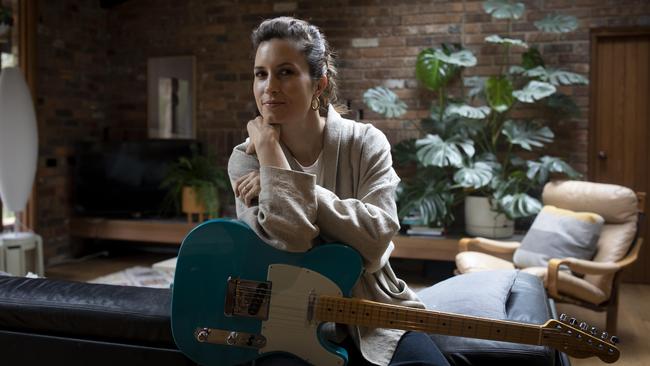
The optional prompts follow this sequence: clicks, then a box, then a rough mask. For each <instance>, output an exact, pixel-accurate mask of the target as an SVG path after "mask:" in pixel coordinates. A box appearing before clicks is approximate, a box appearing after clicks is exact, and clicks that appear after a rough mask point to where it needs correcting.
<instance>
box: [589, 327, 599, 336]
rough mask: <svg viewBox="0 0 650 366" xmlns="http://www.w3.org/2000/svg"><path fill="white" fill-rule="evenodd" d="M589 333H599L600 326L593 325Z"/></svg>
mask: <svg viewBox="0 0 650 366" xmlns="http://www.w3.org/2000/svg"><path fill="white" fill-rule="evenodd" d="M589 333H591V334H592V335H596V333H598V328H596V327H591V329H589Z"/></svg>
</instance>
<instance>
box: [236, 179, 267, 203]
mask: <svg viewBox="0 0 650 366" xmlns="http://www.w3.org/2000/svg"><path fill="white" fill-rule="evenodd" d="M261 191H262V186H261V184H260V172H259V170H253V171H252V172H250V173H248V174H246V175H244V176H242V177H240V178H239V179H237V181H236V182H235V197H239V198H240V199H241V200H242V201H244V203H245V204H246V206H247V207H250V206H251V203H252V202H253V200H255V199H256V198H258V197H259V195H260V192H261Z"/></svg>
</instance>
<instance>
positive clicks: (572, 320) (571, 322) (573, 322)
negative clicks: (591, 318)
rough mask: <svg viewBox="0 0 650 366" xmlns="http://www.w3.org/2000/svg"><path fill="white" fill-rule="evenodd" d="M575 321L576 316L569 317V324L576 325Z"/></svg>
mask: <svg viewBox="0 0 650 366" xmlns="http://www.w3.org/2000/svg"><path fill="white" fill-rule="evenodd" d="M577 322H578V320H577V319H576V318H571V319H569V324H571V325H576V323H577Z"/></svg>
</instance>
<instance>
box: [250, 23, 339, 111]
mask: <svg viewBox="0 0 650 366" xmlns="http://www.w3.org/2000/svg"><path fill="white" fill-rule="evenodd" d="M274 38H278V39H286V40H290V41H292V42H294V43H295V45H296V46H297V47H298V50H299V51H300V52H302V54H303V55H304V56H305V60H306V61H307V65H309V74H310V76H311V78H312V79H313V80H314V81H318V80H320V78H322V77H323V75H326V76H327V79H328V80H327V81H328V82H327V87H326V88H325V90H323V93H322V94H321V108H324V110H325V111H327V105H328V104H329V103H331V104H332V105H334V106H335V107H336V109H337V110H339V111H344V110H345V108H344V106H341V105H337V103H336V102H337V98H336V91H337V88H336V76H337V71H336V66H335V65H334V54H333V52H332V50H331V49H330V46H329V44H328V43H327V40H325V36H324V35H323V33H321V31H320V29H318V27H316V26H315V25H311V24H309V23H307V22H306V21H304V20H300V19H296V18H291V17H278V18H273V19H267V20H265V21H263V22H262V23H261V24H260V25H259V26H258V27H257V28H256V29H255V30H254V31H253V34H252V35H251V39H252V41H253V49H254V50H257V47H259V45H260V43H262V42H264V41H269V40H271V39H274ZM342 107H343V108H342Z"/></svg>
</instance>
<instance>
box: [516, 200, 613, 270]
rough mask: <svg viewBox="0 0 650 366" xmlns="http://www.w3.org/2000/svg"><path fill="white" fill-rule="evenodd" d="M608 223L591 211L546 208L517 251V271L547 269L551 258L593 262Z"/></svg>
mask: <svg viewBox="0 0 650 366" xmlns="http://www.w3.org/2000/svg"><path fill="white" fill-rule="evenodd" d="M604 222H605V220H604V219H603V218H602V217H601V216H600V215H598V214H595V213H590V212H573V211H570V210H565V209H561V208H556V207H554V206H544V208H543V209H542V211H541V212H540V213H539V214H538V215H537V217H536V218H535V221H534V222H533V225H532V226H531V228H530V230H529V231H528V233H526V236H524V238H523V239H522V241H521V246H520V247H519V248H518V249H517V250H516V251H515V253H514V257H513V262H514V263H515V266H517V267H518V268H528V267H546V266H547V265H548V261H549V260H550V259H551V258H568V257H573V258H579V259H591V258H593V256H594V254H595V253H596V249H597V248H596V245H597V244H598V238H599V237H600V231H601V230H602V228H603V223H604Z"/></svg>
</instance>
